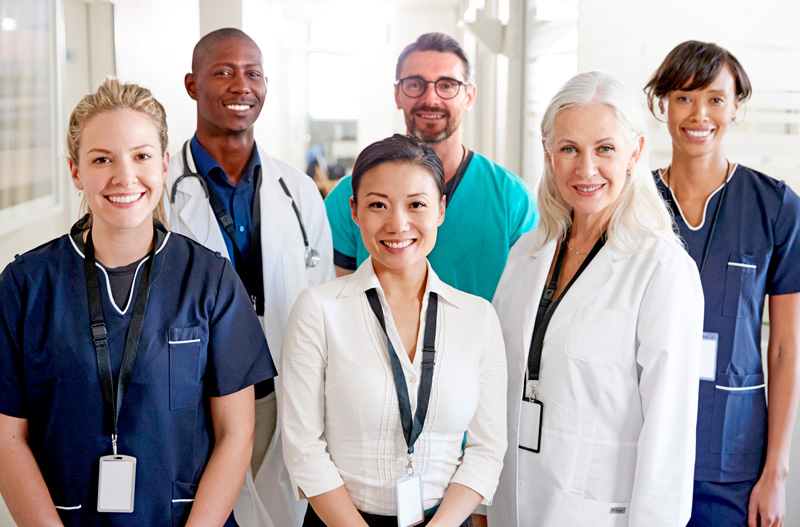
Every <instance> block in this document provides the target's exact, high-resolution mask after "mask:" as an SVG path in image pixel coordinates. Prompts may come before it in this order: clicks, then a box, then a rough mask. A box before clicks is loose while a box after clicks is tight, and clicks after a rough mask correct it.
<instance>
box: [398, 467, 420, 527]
mask: <svg viewBox="0 0 800 527" xmlns="http://www.w3.org/2000/svg"><path fill="white" fill-rule="evenodd" d="M395 488H396V489H397V527H411V526H412V525H419V524H420V523H422V522H423V521H425V509H423V508H422V476H420V474H419V473H418V472H417V473H414V474H409V475H408V476H403V477H402V478H400V479H398V480H397V483H395Z"/></svg>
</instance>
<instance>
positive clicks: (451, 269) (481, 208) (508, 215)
mask: <svg viewBox="0 0 800 527" xmlns="http://www.w3.org/2000/svg"><path fill="white" fill-rule="evenodd" d="M459 172H460V171H459ZM454 179H455V178H454ZM446 194H447V211H446V213H445V217H444V222H443V223H442V225H441V226H439V232H438V236H437V238H436V245H435V246H434V248H433V250H432V251H431V253H430V254H429V255H428V260H429V261H430V263H431V266H432V267H433V269H434V271H436V274H437V275H438V276H439V278H440V279H441V280H442V281H443V282H445V283H446V284H447V285H450V286H452V287H455V288H456V289H460V290H461V291H465V292H467V293H471V294H473V295H478V296H481V297H483V298H485V299H486V300H488V301H490V302H491V300H492V297H493V296H494V290H495V289H496V288H497V283H498V282H499V281H500V275H502V274H503V269H505V266H506V259H507V258H508V251H509V250H510V249H511V246H512V245H514V243H516V241H517V240H518V239H519V237H520V236H522V235H523V234H524V233H526V232H528V231H529V230H531V229H533V228H534V227H535V225H536V220H537V216H538V214H537V209H536V202H535V200H534V197H533V193H532V192H531V190H530V189H529V188H528V186H527V185H526V184H525V182H524V181H522V180H521V179H520V178H519V177H517V176H516V175H514V174H512V173H511V172H509V171H508V170H506V169H505V168H503V167H501V166H500V165H497V164H495V163H492V162H491V161H489V160H488V159H486V158H485V157H483V156H482V155H480V154H477V153H470V158H469V159H468V165H467V168H466V170H465V171H464V173H463V176H461V180H460V181H458V184H457V186H456V187H455V188H453V186H452V185H451V186H450V188H448V189H446ZM352 195H353V187H352V184H351V177H350V176H347V177H345V178H342V181H341V182H339V184H338V185H336V187H335V188H334V189H333V191H331V193H330V194H328V197H327V198H326V199H325V208H326V210H327V213H328V221H329V222H330V224H331V233H332V234H333V249H334V262H335V263H336V265H338V266H339V267H343V268H345V269H355V268H356V267H357V266H358V265H361V263H362V262H363V261H364V260H366V259H367V257H368V256H369V253H368V252H367V249H366V248H365V247H364V242H363V241H362V239H361V231H360V229H359V228H358V225H356V224H355V222H354V221H353V218H352V215H351V213H350V197H351V196H352Z"/></svg>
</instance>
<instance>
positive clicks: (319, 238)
mask: <svg viewBox="0 0 800 527" xmlns="http://www.w3.org/2000/svg"><path fill="white" fill-rule="evenodd" d="M303 177H304V179H303V181H304V182H306V183H307V185H306V186H307V187H308V188H307V189H304V193H305V194H307V195H306V196H305V199H304V202H305V203H304V207H303V223H304V224H305V228H306V233H307V234H308V243H309V245H310V246H311V247H312V248H313V249H316V251H317V252H319V256H320V261H319V265H318V266H316V267H312V268H310V269H309V279H308V283H309V284H310V285H317V284H323V283H325V282H328V281H330V280H333V279H334V278H336V272H335V271H334V269H333V241H332V240H331V227H330V225H329V224H328V217H327V215H326V211H325V204H324V203H323V201H322V197H321V196H320V195H319V191H318V190H317V187H316V186H315V185H314V184H313V183H312V180H311V179H309V178H308V177H306V176H303Z"/></svg>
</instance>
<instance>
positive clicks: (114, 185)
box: [70, 109, 169, 237]
mask: <svg viewBox="0 0 800 527" xmlns="http://www.w3.org/2000/svg"><path fill="white" fill-rule="evenodd" d="M78 156H79V157H78V163H77V164H75V163H73V162H72V161H70V172H71V174H72V181H73V184H74V185H75V188H77V189H78V190H83V191H85V194H86V203H87V204H88V206H89V208H90V209H91V211H92V228H93V229H100V230H103V231H104V232H106V233H109V234H111V235H113V234H115V233H116V234H119V233H121V232H123V231H124V232H131V231H135V230H137V229H138V230H142V232H143V233H144V235H145V236H147V237H152V235H153V211H154V210H155V208H156V206H157V205H158V203H159V201H160V200H161V192H162V189H163V188H164V182H165V181H166V179H167V167H168V165H169V157H168V156H167V155H166V154H165V153H163V152H161V143H160V141H159V134H158V129H157V128H156V126H155V124H154V123H153V121H152V119H151V118H150V117H149V116H148V115H147V114H144V113H142V112H138V111H136V110H129V109H124V110H110V111H106V112H103V113H100V114H98V115H95V116H94V117H92V118H91V119H89V120H88V121H87V122H86V123H85V125H84V127H83V131H82V133H81V136H80V148H79V150H78Z"/></svg>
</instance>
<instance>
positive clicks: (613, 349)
mask: <svg viewBox="0 0 800 527" xmlns="http://www.w3.org/2000/svg"><path fill="white" fill-rule="evenodd" d="M627 323H628V313H626V312H625V311H619V310H616V309H607V308H604V307H598V306H593V305H585V306H581V307H579V308H578V309H577V310H576V311H575V316H574V317H573V318H572V322H571V323H570V326H569V334H568V335H567V342H566V353H567V355H568V356H569V357H572V358H573V359H577V360H580V361H584V362H589V363H591V364H599V365H601V366H608V365H610V364H614V363H616V362H617V361H618V360H619V358H620V356H621V355H622V349H623V347H624V345H623V337H624V336H625V326H626V325H627Z"/></svg>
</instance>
